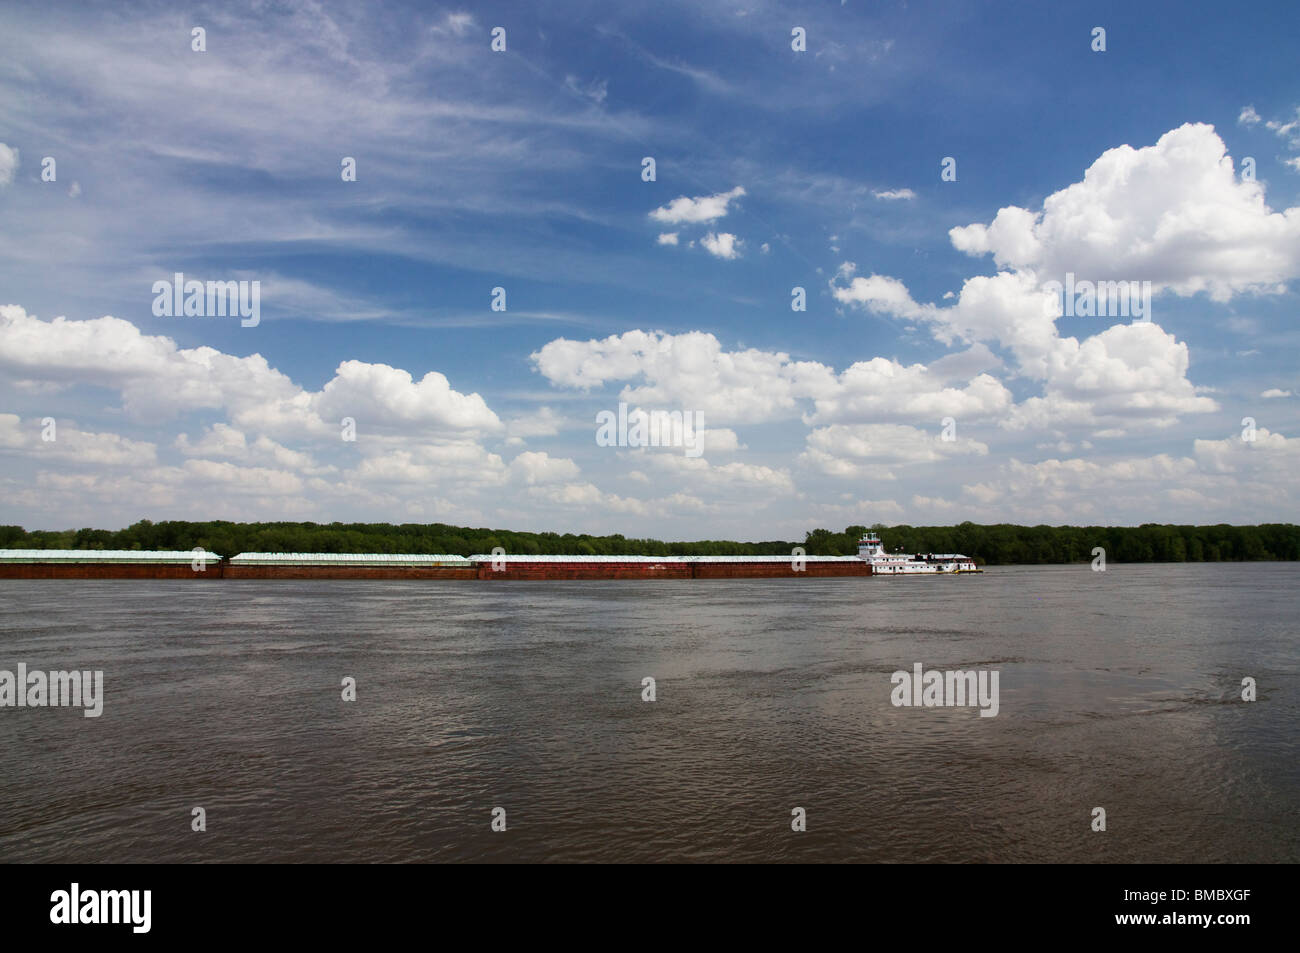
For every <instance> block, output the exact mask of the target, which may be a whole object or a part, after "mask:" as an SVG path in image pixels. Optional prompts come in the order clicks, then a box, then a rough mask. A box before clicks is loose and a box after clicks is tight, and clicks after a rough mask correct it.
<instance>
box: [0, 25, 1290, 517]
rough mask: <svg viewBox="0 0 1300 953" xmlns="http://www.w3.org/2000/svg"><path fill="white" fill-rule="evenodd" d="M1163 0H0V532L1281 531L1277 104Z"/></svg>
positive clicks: (1271, 43)
mask: <svg viewBox="0 0 1300 953" xmlns="http://www.w3.org/2000/svg"><path fill="white" fill-rule="evenodd" d="M1196 6H1198V9H1199V10H1200V12H1199V13H1198V14H1197V16H1198V17H1200V18H1201V20H1203V21H1205V22H1204V23H1202V26H1203V27H1204V29H1203V30H1198V31H1197V32H1196V33H1183V32H1182V31H1180V30H1178V29H1177V28H1174V27H1168V28H1167V31H1168V33H1169V35H1167V36H1165V38H1164V42H1162V44H1161V45H1160V46H1158V47H1153V46H1151V45H1148V44H1147V40H1148V39H1149V34H1150V31H1151V29H1152V25H1151V24H1150V23H1147V22H1144V21H1143V20H1142V16H1143V14H1141V12H1139V11H1131V10H1128V9H1127V8H1126V7H1123V6H1120V5H1115V6H1113V7H1106V6H1105V5H1103V7H1102V8H1101V12H1096V8H1090V11H1089V15H1088V23H1087V24H1086V25H1083V21H1082V20H1078V23H1075V22H1074V21H1073V20H1071V19H1070V18H1065V21H1066V22H1062V19H1061V18H1055V17H1051V16H1048V15H1046V14H1045V13H1031V14H1028V15H1026V16H1025V17H1022V18H1018V19H1017V21H1016V23H1015V24H1014V25H1012V24H1009V23H1007V22H1005V21H1003V22H998V23H990V22H988V18H980V17H978V15H977V14H976V13H975V12H974V11H969V10H966V9H964V7H963V5H961V4H958V3H955V2H953V3H949V2H933V3H920V4H916V3H912V4H898V5H896V6H889V5H886V6H884V7H876V6H873V7H872V8H871V9H857V8H856V7H854V6H853V5H847V4H846V5H843V6H838V7H827V8H826V9H820V8H819V9H816V10H813V11H809V12H801V13H799V14H797V15H796V14H792V13H789V12H787V11H785V10H783V9H782V8H781V7H780V6H779V5H776V4H770V5H769V4H767V3H766V2H762V0H747V2H743V3H739V2H738V3H723V4H719V5H716V6H711V7H709V8H708V9H698V8H697V7H696V6H695V5H691V4H685V3H682V4H673V3H670V4H668V5H666V6H665V7H664V8H663V9H662V10H659V11H657V12H655V13H654V14H653V15H651V14H650V13H648V12H647V13H642V12H637V11H620V10H609V11H605V10H602V11H600V12H599V13H596V14H592V11H590V10H586V8H584V10H585V14H584V16H583V17H579V16H578V15H577V11H576V10H571V11H569V14H570V15H568V16H566V15H565V11H564V10H563V9H562V8H555V9H552V8H547V9H546V10H538V9H535V8H534V7H533V5H527V4H501V5H496V6H491V5H489V6H486V7H481V6H478V5H475V6H474V7H473V8H472V9H465V8H461V7H457V6H455V5H448V6H445V7H443V8H441V9H428V8H426V7H423V6H410V7H405V6H400V5H399V6H396V7H394V14H395V18H396V20H395V22H396V21H400V22H402V23H403V24H405V26H404V28H403V29H402V30H400V31H399V30H394V29H391V24H390V25H388V26H386V25H385V24H384V23H380V22H377V21H375V20H373V19H366V18H364V17H363V16H362V15H361V14H360V13H359V12H358V11H355V10H353V9H352V8H350V7H348V6H345V5H333V4H316V3H306V2H304V3H288V4H285V5H282V6H278V7H276V8H273V9H272V8H266V7H264V6H262V5H250V6H249V7H247V8H246V9H240V10H231V9H227V8H225V7H222V8H221V9H220V10H215V9H213V10H205V11H203V12H199V13H194V14H189V13H187V14H179V13H176V12H175V11H173V10H172V9H170V8H168V7H167V6H165V5H161V4H159V5H157V6H156V7H148V6H145V7H141V8H140V10H139V11H138V12H135V13H133V14H132V20H131V22H129V23H127V22H124V21H123V20H121V19H120V18H118V17H116V16H115V15H113V14H112V13H111V12H108V11H99V12H85V11H78V14H77V16H76V17H75V18H72V17H69V18H63V19H59V20H58V22H57V24H55V23H54V22H53V18H50V17H47V16H44V15H38V13H37V12H34V11H23V10H10V9H7V10H4V11H0V26H2V27H3V28H2V29H0V459H3V460H4V473H3V474H2V475H0V480H2V481H3V486H4V493H3V497H2V498H0V521H2V522H6V523H19V524H22V525H25V526H27V527H29V528H66V527H68V526H72V525H77V526H83V525H93V526H100V527H108V528H112V527H117V526H121V525H125V524H126V523H129V522H133V521H134V520H137V519H140V518H150V519H155V520H158V519H236V520H254V519H311V520H317V521H332V520H344V521H349V520H366V521H393V522H403V521H437V522H446V523H458V524H472V525H493V526H500V527H509V528H515V529H521V530H542V529H549V530H558V531H567V530H573V531H586V532H599V533H606V532H622V533H625V534H627V535H646V536H655V537H659V538H668V539H682V538H703V537H712V538H722V537H729V538H741V539H747V538H766V539H771V538H778V537H784V538H801V537H802V534H803V533H804V532H805V531H806V530H808V529H811V528H813V527H814V526H831V527H834V528H839V527H840V526H843V525H847V524H850V523H873V522H909V523H913V524H923V523H951V522H959V521H962V520H973V521H976V522H1019V523H1039V522H1048V523H1140V522H1179V523H1214V522H1236V523H1257V522H1281V521H1291V522H1294V521H1297V519H1300V480H1298V479H1297V477H1296V475H1295V474H1296V473H1297V469H1298V468H1297V464H1298V463H1300V412H1298V411H1297V408H1296V399H1297V398H1296V394H1300V372H1298V371H1297V361H1296V357H1297V345H1298V344H1300V332H1298V331H1297V327H1296V322H1295V317H1296V311H1297V308H1296V305H1297V297H1296V281H1297V278H1300V104H1297V102H1296V92H1295V88H1294V84H1288V83H1286V82H1284V79H1285V78H1286V76H1287V75H1288V74H1287V70H1288V69H1289V60H1290V57H1289V55H1288V53H1287V50H1286V49H1284V47H1285V44H1282V43H1279V42H1277V40H1276V37H1277V36H1280V35H1283V34H1284V33H1285V31H1284V30H1280V27H1279V23H1278V22H1273V23H1272V25H1271V27H1270V28H1268V29H1264V28H1262V27H1261V26H1260V25H1259V24H1258V23H1255V22H1252V23H1241V22H1238V20H1239V18H1235V17H1233V16H1231V15H1230V13H1227V12H1223V11H1220V10H1218V9H1217V8H1215V7H1213V6H1211V5H1209V4H1205V5H1196ZM1266 6H1267V5H1266ZM1273 12H1274V13H1275V14H1276V16H1275V21H1280V20H1286V19H1288V18H1289V19H1290V20H1292V21H1294V20H1295V19H1296V18H1297V17H1296V14H1295V13H1294V11H1292V10H1291V8H1290V7H1288V6H1285V5H1280V4H1279V5H1278V6H1277V7H1276V8H1274V9H1273ZM1074 19H1078V18H1074ZM1094 19H1095V20H1096V21H1097V22H1098V23H1102V24H1103V25H1104V26H1106V28H1107V47H1108V48H1107V49H1106V50H1105V51H1099V50H1094V49H1093V48H1092V46H1093V45H1095V44H1094V41H1093V36H1092V33H1091V30H1092V27H1093V25H1094V24H1093V23H1092V20H1094ZM1265 19H1267V18H1265ZM191 21H193V22H191ZM496 27H503V28H504V34H503V37H504V39H503V40H501V42H500V43H499V44H498V43H497V42H496V41H494V33H493V31H494V28H496ZM795 27H802V28H803V29H804V35H805V36H806V44H807V46H806V49H805V50H802V51H800V50H797V49H795V48H794V47H795V46H798V44H797V43H795V44H792V42H791V31H792V29H793V28H795ZM196 29H198V30H200V31H201V32H200V33H196ZM999 31H1001V32H999ZM1008 36H1009V37H1010V38H1011V39H1012V40H1013V41H1014V42H1011V43H1008V42H1007V38H1008ZM1206 37H1212V38H1213V39H1212V41H1213V42H1214V43H1216V44H1218V46H1217V47H1216V49H1217V54H1216V58H1215V59H1214V62H1215V63H1224V64H1228V63H1231V64H1232V65H1233V68H1232V69H1230V70H1229V69H1227V67H1226V65H1225V67H1224V70H1223V71H1222V72H1218V71H1216V70H1214V69H1211V68H1208V67H1207V69H1206V70H1205V72H1204V75H1199V74H1198V75H1188V74H1187V73H1186V71H1185V70H1180V69H1175V67H1174V64H1178V63H1182V62H1185V61H1186V60H1188V59H1189V58H1190V59H1193V60H1195V59H1197V58H1198V57H1199V56H1200V55H1201V53H1202V52H1203V51H1202V50H1200V49H1199V45H1200V44H1203V43H1206V42H1211V40H1210V39H1206ZM1139 38H1142V41H1141V44H1142V45H1140V46H1139V47H1136V48H1135V44H1138V42H1139ZM994 40H997V48H998V49H999V50H1003V49H1006V50H1007V51H1008V52H1007V53H1006V54H1005V55H1003V54H999V55H998V56H992V55H990V54H989V52H988V50H989V48H990V43H992V42H993V41H994ZM494 46H503V47H504V48H497V49H494ZM200 47H201V48H200ZM1161 63H1166V64H1167V65H1168V67H1169V68H1168V70H1167V71H1165V72H1164V73H1162V72H1161V70H1159V69H1158V68H1155V69H1153V68H1152V67H1153V64H1154V65H1155V67H1159V65H1160V64H1161ZM940 64H942V68H940ZM1139 67H1141V68H1142V69H1143V71H1144V75H1146V74H1147V73H1152V72H1154V74H1156V75H1170V76H1171V77H1174V78H1171V79H1170V80H1169V82H1168V85H1167V86H1165V87H1162V86H1160V85H1159V84H1158V83H1148V84H1146V85H1145V86H1143V87H1142V88H1141V89H1139V90H1135V88H1134V86H1133V83H1132V81H1131V77H1132V75H1133V71H1134V70H1135V69H1137V68H1139ZM1026 74H1029V75H1034V76H1035V77H1036V79H1035V81H1034V82H1033V83H1031V84H1026V83H1025V82H1023V77H1024V76H1025V75H1026ZM1081 97H1087V98H1088V101H1090V102H1093V103H1096V104H1097V106H1096V108H1094V109H1089V110H1086V111H1084V112H1079V111H1077V110H1075V111H1070V110H1064V109H1063V108H1062V106H1061V103H1064V102H1077V101H1079V100H1080V98H1081ZM177 276H181V277H177ZM173 279H175V282H174V283H175V285H176V291H175V293H176V302H177V304H178V305H182V306H181V307H178V308H175V309H173V308H172V307H170V301H171V298H170V294H171V292H170V291H167V292H164V298H165V299H166V303H167V304H168V307H167V308H165V309H160V308H158V307H157V305H156V300H157V298H158V293H157V292H156V290H155V285H156V284H158V283H160V282H161V283H162V284H163V285H165V286H166V287H167V288H171V284H168V283H172V282H173ZM254 284H255V286H256V288H257V289H258V292H259V294H260V299H258V300H259V301H260V315H259V320H257V321H252V322H249V321H244V322H242V323H241V320H240V317H239V315H238V314H237V313H236V311H235V304H234V303H235V302H237V301H238V300H239V297H238V294H236V290H237V286H238V289H242V290H243V291H247V289H248V287H249V286H250V285H254ZM226 292H229V293H230V297H229V299H228V300H227V299H226V298H225V297H224V295H225V293H226ZM227 304H229V305H230V307H229V308H226V307H225V306H226V305H227ZM602 412H604V413H605V414H606V416H609V415H614V416H616V417H617V419H618V420H619V422H620V425H621V427H622V434H623V437H624V438H626V437H627V435H628V434H629V433H633V434H634V433H636V432H637V428H638V427H640V426H641V423H642V421H643V420H650V419H656V421H657V415H662V416H663V419H664V421H665V429H664V432H663V434H660V432H659V428H658V426H656V427H655V429H654V432H653V433H654V439H650V440H647V439H645V437H646V431H644V430H643V431H642V432H641V436H642V439H641V440H640V441H638V440H636V439H632V440H628V439H621V440H618V441H614V442H612V443H611V442H610V441H609V440H603V439H600V438H599V437H598V436H597V423H596V421H597V415H599V414H602ZM674 414H676V415H677V416H676V421H677V422H678V423H679V424H680V421H681V419H682V418H683V417H684V418H685V420H686V422H687V424H688V427H689V424H690V421H691V420H692V419H698V420H700V421H702V425H701V429H700V433H699V434H698V438H699V446H700V447H702V448H703V453H702V454H696V453H686V452H683V447H682V446H681V443H680V441H679V440H677V439H676V437H674V436H673V435H672V433H671V428H669V427H668V425H667V421H668V420H669V419H670V418H671V417H672V415H674ZM659 436H664V439H663V440H659V439H658V437H659Z"/></svg>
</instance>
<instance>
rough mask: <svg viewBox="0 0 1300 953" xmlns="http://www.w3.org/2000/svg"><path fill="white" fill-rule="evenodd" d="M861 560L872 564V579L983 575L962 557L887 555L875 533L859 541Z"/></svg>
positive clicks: (922, 554)
mask: <svg viewBox="0 0 1300 953" xmlns="http://www.w3.org/2000/svg"><path fill="white" fill-rule="evenodd" d="M858 558H859V559H863V560H866V562H867V563H869V564H870V566H871V572H872V575H876V574H880V575H894V574H899V573H935V572H983V571H984V570H982V569H980V568H979V567H978V566H976V565H975V560H973V559H971V558H970V557H969V556H963V555H962V554H961V553H916V554H909V553H887V552H885V544H884V543H882V542H881V541H880V537H879V536H877V535H876V534H875V533H867V535H865V536H863V537H862V539H861V541H859V543H858Z"/></svg>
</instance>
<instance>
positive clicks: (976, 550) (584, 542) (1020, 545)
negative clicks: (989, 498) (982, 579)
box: [0, 520, 1300, 565]
mask: <svg viewBox="0 0 1300 953" xmlns="http://www.w3.org/2000/svg"><path fill="white" fill-rule="evenodd" d="M870 528H871V529H873V530H876V531H877V532H879V533H880V535H881V537H882V538H883V540H884V542H885V546H886V548H887V549H888V550H889V551H891V552H901V553H964V554H966V555H967V556H971V557H973V558H974V559H975V560H976V561H977V562H979V563H983V564H987V565H1008V564H1024V563H1072V562H1086V561H1089V560H1091V559H1092V550H1093V547H1095V546H1101V547H1103V548H1104V549H1105V550H1106V559H1107V561H1113V562H1231V561H1245V560H1294V559H1300V526H1296V525H1294V524H1291V523H1269V524H1264V525H1261V526H1228V525H1225V524H1219V525H1217V526H1170V525H1164V524H1157V523H1147V524H1143V525H1142V526H1016V525H1012V524H1009V523H998V524H995V525H991V526H979V525H976V524H974V523H962V524H960V525H958V526H906V525H904V526H883V525H881V524H876V525H874V526H872V527H870ZM866 529H867V527H865V526H848V527H845V529H844V532H842V533H835V532H832V531H831V530H827V529H815V530H812V531H811V532H809V533H808V535H807V536H806V537H805V538H804V539H803V540H801V541H798V542H791V541H785V540H769V541H767V542H762V543H737V542H731V541H728V540H697V541H695V542H688V543H665V542H660V541H659V540H655V539H628V538H626V537H624V536H621V535H613V536H588V535H574V534H572V533H565V534H563V535H561V534H559V533H516V532H512V531H509V530H500V529H471V528H469V527H465V526H448V525H446V524H445V523H403V524H400V525H394V524H391V523H229V522H224V521H213V522H206V523H189V522H181V521H166V522H162V523H154V522H151V521H149V520H141V521H140V522H138V523H135V524H133V525H131V526H128V527H127V528H126V529H121V530H104V529H79V530H61V531H42V530H33V531H31V532H28V531H26V530H24V529H23V528H22V527H21V526H0V548H2V549H193V548H194V547H196V546H202V547H204V548H206V549H208V550H211V551H212V552H215V553H217V554H218V555H220V556H233V555H235V554H236V553H241V552H281V553H286V552H298V553H307V552H316V553H454V554H458V555H461V556H469V555H473V554H475V553H490V552H491V551H492V549H493V547H496V546H501V547H503V548H504V549H505V551H506V552H507V553H511V554H520V555H533V554H538V553H554V554H557V555H593V556H595V555H607V556H617V555H628V554H638V553H644V554H646V555H649V556H745V555H771V554H777V553H789V552H790V550H791V549H792V548H793V547H794V546H803V547H804V549H805V550H806V552H807V553H808V554H809V555H820V556H835V555H840V556H845V555H850V554H852V553H856V552H857V544H858V539H859V538H860V537H861V535H862V534H863V532H865V531H866Z"/></svg>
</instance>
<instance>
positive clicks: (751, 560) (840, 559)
mask: <svg viewBox="0 0 1300 953" xmlns="http://www.w3.org/2000/svg"><path fill="white" fill-rule="evenodd" d="M980 571H981V570H980V569H979V568H978V567H977V566H976V565H975V561H974V560H973V559H971V558H970V557H968V556H963V555H960V554H955V553H924V554H916V555H899V554H892V553H887V552H885V549H884V545H883V544H882V543H881V541H880V537H879V536H877V535H876V534H875V533H868V534H867V535H866V536H864V537H863V538H862V540H861V542H860V543H859V545H858V553H857V555H855V556H809V555H805V554H804V553H803V551H802V549H801V548H796V549H795V550H794V551H793V552H792V553H790V554H789V555H771V556H560V555H555V556H551V555H546V556H543V555H525V554H509V553H505V552H502V551H500V550H497V551H494V552H492V553H490V554H482V553H480V554H477V555H473V556H459V555H454V554H427V555H426V554H386V553H240V554H239V555H237V556H231V557H230V558H228V559H227V558H222V557H220V556H218V555H217V554H216V553H212V552H208V551H206V550H204V549H202V548H196V549H194V550H189V551H186V550H180V551H170V552H151V551H138V550H136V551H133V550H88V549H87V550H82V549H62V550H58V549H50V550H43V549H3V550H0V579H487V580H511V579H775V578H809V577H812V578H843V577H850V576H853V577H862V576H873V575H898V574H908V575H911V574H916V573H963V572H980Z"/></svg>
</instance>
